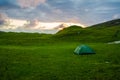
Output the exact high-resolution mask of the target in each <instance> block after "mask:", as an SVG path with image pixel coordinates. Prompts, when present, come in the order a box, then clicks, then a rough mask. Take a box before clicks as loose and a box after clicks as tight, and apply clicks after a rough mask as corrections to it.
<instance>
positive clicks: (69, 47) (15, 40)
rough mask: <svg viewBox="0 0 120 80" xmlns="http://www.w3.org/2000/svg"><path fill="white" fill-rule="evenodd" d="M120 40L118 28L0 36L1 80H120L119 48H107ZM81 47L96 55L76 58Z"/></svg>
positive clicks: (114, 45)
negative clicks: (76, 51)
mask: <svg viewBox="0 0 120 80" xmlns="http://www.w3.org/2000/svg"><path fill="white" fill-rule="evenodd" d="M104 25H105V24H104ZM107 25H108V23H107ZM110 25H111V24H110ZM97 26H98V25H97ZM101 26H102V25H101ZM119 40H120V26H119V25H118V24H117V25H114V26H113V25H112V27H104V26H102V27H99V26H98V27H94V26H93V27H90V28H86V29H82V28H80V27H77V26H72V27H69V28H66V29H64V30H62V31H59V32H58V33H56V34H54V35H52V34H38V33H13V32H8V33H7V32H0V80H120V77H119V76H120V44H108V42H112V41H119ZM82 44H85V45H88V46H90V47H91V48H92V49H93V50H94V51H95V52H96V54H92V55H75V54H74V53H73V52H74V49H75V48H76V47H77V46H79V45H82Z"/></svg>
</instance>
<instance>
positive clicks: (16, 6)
mask: <svg viewBox="0 0 120 80" xmlns="http://www.w3.org/2000/svg"><path fill="white" fill-rule="evenodd" d="M0 14H4V15H6V16H8V17H9V18H14V19H25V20H26V19H28V20H32V19H38V20H40V21H44V22H60V21H62V22H79V23H82V24H85V25H93V24H97V23H100V22H103V21H108V20H111V19H117V18H120V0H0Z"/></svg>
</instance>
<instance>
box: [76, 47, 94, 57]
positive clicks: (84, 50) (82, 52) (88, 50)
mask: <svg viewBox="0 0 120 80" xmlns="http://www.w3.org/2000/svg"><path fill="white" fill-rule="evenodd" d="M74 53H75V54H78V55H85V54H95V52H94V50H93V49H92V48H90V47H89V46H86V45H81V46H78V47H77V48H76V49H75V50H74Z"/></svg>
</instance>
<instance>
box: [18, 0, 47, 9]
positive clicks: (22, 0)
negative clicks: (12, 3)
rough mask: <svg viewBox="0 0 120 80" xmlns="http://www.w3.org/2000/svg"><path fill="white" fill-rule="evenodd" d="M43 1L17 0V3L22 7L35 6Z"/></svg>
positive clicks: (44, 0)
mask: <svg viewBox="0 0 120 80" xmlns="http://www.w3.org/2000/svg"><path fill="white" fill-rule="evenodd" d="M45 2H46V0H18V3H19V5H20V7H22V8H29V7H36V6H38V5H40V4H43V3H45Z"/></svg>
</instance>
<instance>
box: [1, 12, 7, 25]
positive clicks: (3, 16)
mask: <svg viewBox="0 0 120 80" xmlns="http://www.w3.org/2000/svg"><path fill="white" fill-rule="evenodd" d="M7 18H8V17H7V15H6V14H4V13H0V25H3V24H5V23H6V22H7V21H6V19H7Z"/></svg>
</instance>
